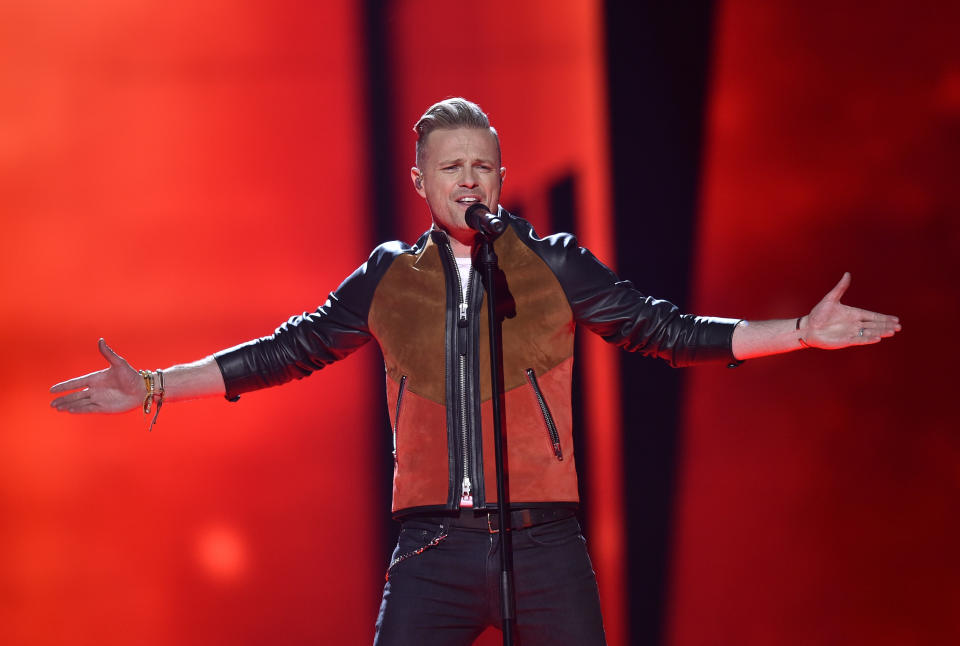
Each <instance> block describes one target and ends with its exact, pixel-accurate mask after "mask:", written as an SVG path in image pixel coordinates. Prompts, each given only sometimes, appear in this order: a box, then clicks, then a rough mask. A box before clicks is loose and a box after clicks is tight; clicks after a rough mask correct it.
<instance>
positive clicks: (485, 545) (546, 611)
mask: <svg viewBox="0 0 960 646" xmlns="http://www.w3.org/2000/svg"><path fill="white" fill-rule="evenodd" d="M450 522H451V521H446V520H445V521H444V522H443V523H442V524H437V523H436V522H425V521H422V520H407V521H405V522H404V523H403V526H402V528H401V531H400V539H399V540H398V541H397V547H396V549H395V550H394V552H393V557H392V559H391V567H390V570H389V572H388V574H389V580H388V581H387V584H386V586H384V589H383V601H382V603H381V604H380V616H379V617H378V618H377V633H376V637H375V638H374V645H375V646H420V645H422V644H430V645H431V646H469V644H471V643H473V640H474V639H476V638H477V636H478V635H480V633H481V632H483V631H484V629H485V628H486V627H487V626H490V625H493V626H496V627H497V628H499V627H500V625H501V619H500V589H499V584H498V581H499V576H500V535H499V534H491V533H489V532H487V531H486V530H477V529H466V528H463V527H456V526H451V524H450ZM512 534H513V566H514V586H515V589H516V597H517V613H516V615H517V621H516V630H515V632H514V635H515V640H514V641H515V643H516V644H517V646H538V645H544V646H546V645H548V644H549V645H550V646H564V645H566V644H569V645H570V646H603V645H605V644H606V640H605V638H604V633H603V622H602V619H601V617H600V599H599V595H598V593H597V581H596V577H595V576H594V573H593V567H592V565H591V564H590V557H589V556H588V555H587V549H586V545H585V541H584V539H583V536H581V534H580V524H579V523H578V522H577V519H576V518H573V517H571V518H568V519H565V520H558V521H553V522H549V523H544V524H542V525H536V526H534V527H530V528H527V529H522V530H518V531H514V532H512Z"/></svg>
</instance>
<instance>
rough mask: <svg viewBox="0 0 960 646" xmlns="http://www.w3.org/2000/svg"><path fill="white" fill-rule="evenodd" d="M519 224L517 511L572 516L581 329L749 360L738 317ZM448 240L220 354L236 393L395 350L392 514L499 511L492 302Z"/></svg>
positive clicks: (427, 245) (514, 343)
mask: <svg viewBox="0 0 960 646" xmlns="http://www.w3.org/2000/svg"><path fill="white" fill-rule="evenodd" d="M501 216H502V217H504V218H505V219H506V220H507V222H508V224H509V226H508V227H507V230H506V231H505V232H504V233H503V234H502V235H501V236H500V237H499V238H497V240H496V241H495V243H494V250H495V252H496V253H497V255H498V257H499V260H500V265H499V266H500V271H501V272H502V273H501V275H500V277H501V279H502V283H498V291H500V292H502V293H503V292H505V295H504V296H502V297H501V298H500V301H501V302H500V303H499V304H498V311H499V313H500V316H502V317H503V323H502V331H503V346H504V347H503V364H504V367H503V372H504V400H503V401H504V404H505V418H506V419H505V427H504V433H505V437H506V456H507V464H508V465H509V467H508V468H509V471H510V501H511V505H512V506H515V507H535V506H552V505H563V506H575V505H576V504H577V502H578V495H577V480H576V470H575V466H574V459H573V446H572V429H571V419H572V415H571V410H570V406H571V403H570V402H571V397H570V384H571V376H572V367H573V344H574V330H575V326H576V325H578V324H580V325H585V326H586V327H587V328H588V329H590V330H591V331H593V332H595V333H597V334H599V335H601V336H602V337H603V338H604V339H605V340H607V341H608V342H610V343H613V344H615V345H617V346H619V347H621V348H624V349H626V350H629V351H636V352H640V353H642V354H645V355H651V356H657V357H660V358H663V359H666V360H667V361H669V362H670V364H671V365H673V366H686V365H690V364H694V363H703V362H707V361H727V362H728V363H731V362H732V363H737V362H736V360H735V359H734V358H733V355H732V352H731V339H732V336H733V330H734V327H735V326H736V323H737V320H736V319H718V318H711V317H700V316H692V315H688V314H680V313H679V312H678V310H677V308H676V306H674V305H673V304H671V303H669V302H667V301H664V300H657V299H654V298H652V297H649V296H644V295H643V294H641V293H640V292H638V291H637V290H636V289H634V287H633V285H632V284H631V283H630V282H628V281H622V280H620V279H618V278H617V276H616V275H615V274H614V273H613V272H612V271H611V270H610V269H608V268H607V267H606V266H605V265H603V264H602V263H601V262H600V261H598V260H597V259H596V258H595V257H594V256H593V254H591V253H590V252H589V251H588V250H586V249H584V248H582V247H579V246H578V244H577V241H576V238H575V237H574V236H572V235H570V234H567V233H560V234H556V235H552V236H549V237H546V238H539V237H537V235H536V232H535V231H534V230H533V227H532V226H531V225H530V224H529V223H528V222H527V221H526V220H523V219H521V218H519V217H516V216H513V215H510V214H509V213H507V212H506V211H503V210H501ZM463 301H464V299H463V297H462V291H461V288H460V276H459V273H458V271H457V268H456V262H455V259H454V256H453V252H452V250H451V247H450V244H449V242H448V239H447V236H446V234H445V233H444V232H442V231H439V230H431V231H428V232H427V233H425V234H424V235H423V236H421V238H420V239H419V240H418V241H417V243H416V244H415V245H413V246H412V247H411V246H408V245H406V244H403V243H400V242H389V243H386V244H383V245H380V246H379V247H377V248H376V249H375V250H374V251H373V253H372V254H371V255H370V258H369V259H368V260H367V262H366V263H364V264H363V265H362V266H361V267H360V268H359V269H357V270H356V271H355V272H354V273H353V274H351V275H350V276H349V277H348V278H347V279H346V280H345V281H344V282H343V283H342V284H341V285H340V286H339V287H338V288H337V289H336V290H335V291H334V292H332V293H331V294H330V296H329V298H328V299H327V301H326V303H324V305H323V306H321V307H320V308H318V309H317V310H316V311H315V312H312V313H304V314H302V315H299V316H294V317H292V318H291V319H290V320H289V321H287V322H286V323H284V324H283V325H281V326H280V327H279V328H277V330H276V331H275V332H274V334H273V335H271V336H268V337H263V338H261V339H257V340H254V341H251V342H249V343H246V344H243V345H240V346H236V347H234V348H231V349H228V350H224V351H222V352H219V353H217V354H216V355H214V356H215V358H216V360H217V363H218V365H219V367H220V370H221V372H222V373H223V378H224V383H225V384H226V391H227V392H226V396H227V398H228V399H230V400H232V401H235V400H236V399H237V398H238V397H239V395H240V393H243V392H247V391H250V390H255V389H258V388H265V387H268V386H274V385H278V384H281V383H284V382H286V381H289V380H291V379H300V378H303V377H306V376H308V375H309V374H311V373H312V372H313V371H314V370H318V369H320V368H323V367H324V366H326V365H328V364H330V363H332V362H334V361H336V360H338V359H341V358H343V357H345V356H347V355H348V354H350V353H351V352H353V351H354V350H356V349H357V348H359V347H360V346H361V345H363V344H364V343H366V342H367V341H369V340H370V339H371V338H374V339H376V340H377V342H378V343H379V344H380V347H381V350H382V351H383V357H384V363H385V368H386V386H387V387H386V390H387V406H388V408H389V411H390V421H391V426H392V433H393V445H394V479H393V483H394V486H393V512H394V515H395V516H402V515H405V514H408V513H411V512H424V511H427V512H434V511H441V510H456V509H459V508H461V507H468V506H470V505H472V506H473V507H474V508H492V507H496V485H495V468H494V460H493V454H494V445H493V430H492V420H493V412H492V403H491V395H492V393H491V386H490V366H489V351H488V350H487V343H488V341H487V338H488V332H487V317H486V294H485V289H484V287H483V284H482V281H481V280H480V276H479V274H478V272H477V270H476V269H475V268H472V269H471V272H470V280H469V283H468V288H467V298H466V302H463Z"/></svg>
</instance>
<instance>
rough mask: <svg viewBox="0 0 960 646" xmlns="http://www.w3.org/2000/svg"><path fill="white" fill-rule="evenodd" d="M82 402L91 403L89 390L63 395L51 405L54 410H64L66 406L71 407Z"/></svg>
mask: <svg viewBox="0 0 960 646" xmlns="http://www.w3.org/2000/svg"><path fill="white" fill-rule="evenodd" d="M81 401H90V391H89V390H80V391H77V392H72V393H70V394H69V395H63V396H62V397H57V398H56V399H54V400H53V401H52V402H50V405H51V406H53V407H54V408H63V407H64V406H71V405H73V404H75V403H76V402H81Z"/></svg>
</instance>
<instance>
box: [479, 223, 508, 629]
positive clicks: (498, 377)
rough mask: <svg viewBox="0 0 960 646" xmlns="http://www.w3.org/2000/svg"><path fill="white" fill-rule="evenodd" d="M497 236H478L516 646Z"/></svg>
mask: <svg viewBox="0 0 960 646" xmlns="http://www.w3.org/2000/svg"><path fill="white" fill-rule="evenodd" d="M494 237H495V236H494ZM494 237H490V236H487V235H485V234H483V233H480V234H478V235H477V238H478V240H479V242H480V244H479V248H478V251H477V264H478V265H479V269H480V274H481V276H483V280H484V287H486V290H487V322H488V328H489V330H490V385H491V388H492V391H493V438H494V446H495V447H496V464H497V502H498V505H497V506H498V508H499V509H498V511H499V515H500V611H501V616H502V617H503V645H504V646H513V629H514V625H515V620H516V617H515V614H516V613H515V607H516V606H515V599H514V589H513V536H512V532H511V531H510V499H509V497H508V494H507V472H506V470H505V469H504V464H503V461H504V449H503V444H504V442H503V420H504V415H503V404H504V401H503V399H504V397H503V337H502V335H501V331H502V328H501V320H500V318H499V317H498V316H497V293H496V275H497V272H498V271H499V267H498V266H497V263H498V259H497V254H496V253H495V252H494V251H493V239H494Z"/></svg>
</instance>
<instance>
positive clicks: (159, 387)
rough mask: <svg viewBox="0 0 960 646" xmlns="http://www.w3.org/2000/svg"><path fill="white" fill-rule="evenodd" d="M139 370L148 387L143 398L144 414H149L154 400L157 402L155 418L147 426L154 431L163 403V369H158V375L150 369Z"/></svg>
mask: <svg viewBox="0 0 960 646" xmlns="http://www.w3.org/2000/svg"><path fill="white" fill-rule="evenodd" d="M137 372H138V374H139V375H140V376H141V377H143V384H144V386H145V387H146V389H147V394H146V396H144V398H143V414H144V415H149V414H150V409H151V408H152V406H153V403H154V401H156V403H157V407H156V408H155V409H154V412H153V419H152V420H151V421H150V426H149V427H148V428H147V430H148V431H152V430H153V425H154V424H155V423H156V422H157V416H158V415H160V406H162V405H163V395H164V389H163V371H162V370H157V372H156V375H154V373H152V372H150V371H149V370H138V371H137Z"/></svg>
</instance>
